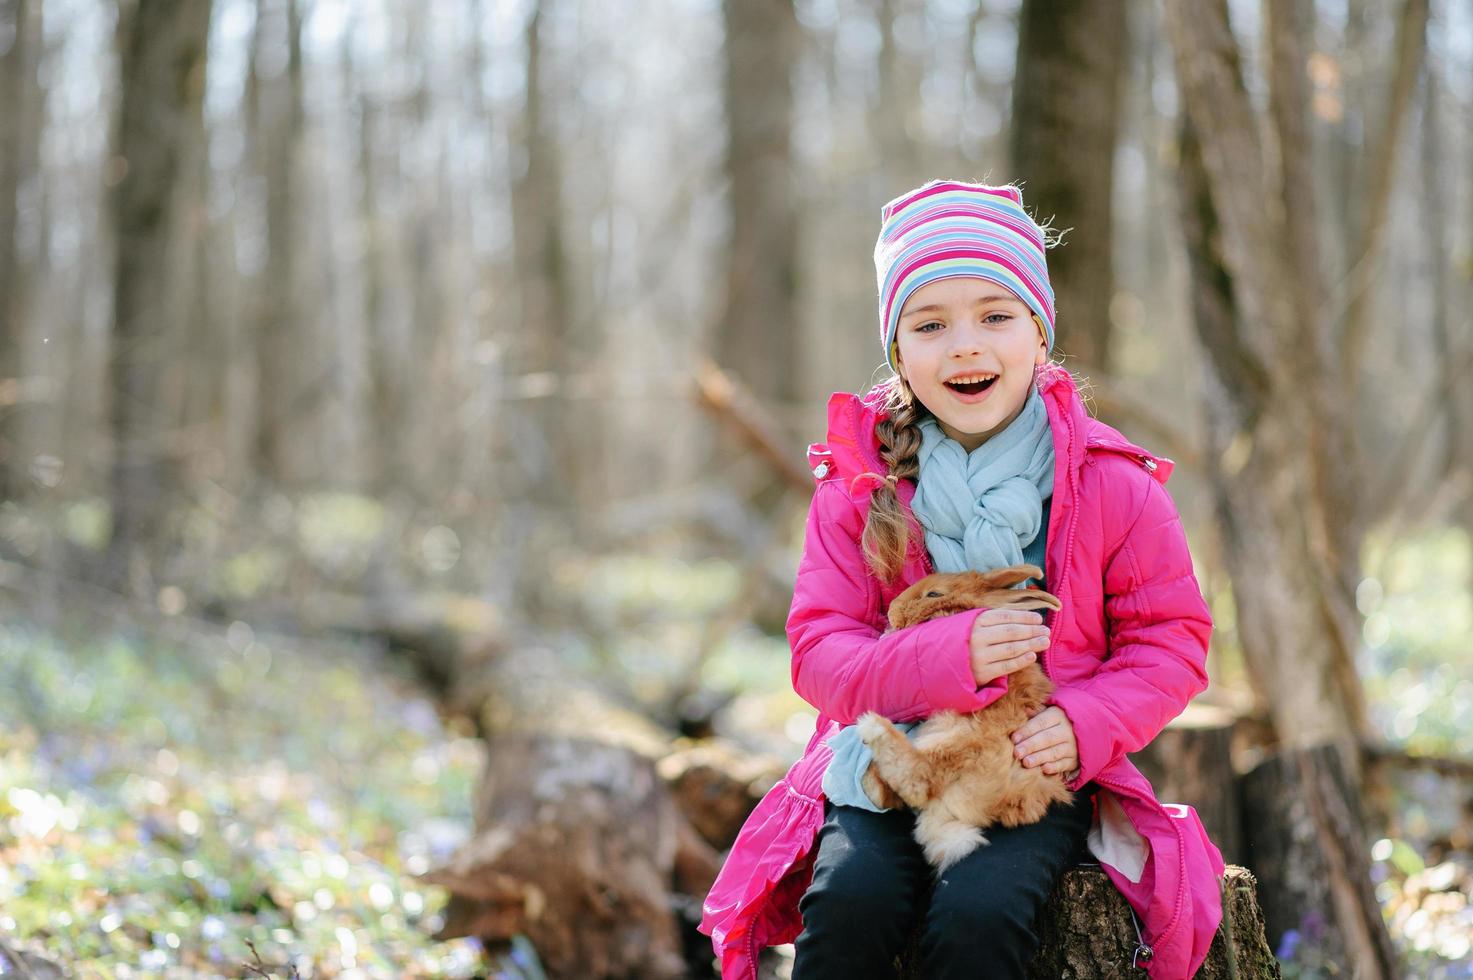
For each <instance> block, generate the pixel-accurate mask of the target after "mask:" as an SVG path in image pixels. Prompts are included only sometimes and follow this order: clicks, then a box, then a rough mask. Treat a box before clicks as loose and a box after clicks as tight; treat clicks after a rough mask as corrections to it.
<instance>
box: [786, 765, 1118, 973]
mask: <svg viewBox="0 0 1473 980" xmlns="http://www.w3.org/2000/svg"><path fill="white" fill-rule="evenodd" d="M1094 791H1095V785H1094V784H1093V783H1090V784H1088V785H1086V786H1084V787H1083V788H1082V789H1081V790H1080V791H1079V792H1077V793H1075V794H1074V803H1073V804H1072V805H1070V804H1063V803H1055V804H1054V805H1053V806H1051V807H1050V808H1049V811H1048V813H1047V814H1045V815H1044V818H1043V819H1042V820H1040V821H1039V822H1038V823H1036V824H1030V825H1028V826H1026V827H1011V828H1006V827H992V828H989V829H988V830H987V831H986V832H985V836H986V837H987V840H988V841H989V843H988V844H986V845H984V846H982V847H979V848H977V849H976V850H975V851H973V852H972V853H971V854H969V855H967V856H966V857H965V858H963V859H962V860H960V861H958V862H957V863H956V864H954V865H952V866H951V867H950V868H948V869H946V872H945V873H944V874H943V875H941V877H940V878H938V879H937V880H936V886H935V890H934V892H933V894H932V897H931V901H930V905H929V907H927V908H922V907H921V903H922V901H923V900H924V894H925V893H924V891H923V890H922V889H923V888H924V886H925V884H926V882H927V880H928V879H929V878H930V877H931V876H932V871H931V868H930V866H929V865H928V864H926V859H925V857H924V856H923V855H922V854H921V849H920V845H919V844H917V843H916V842H915V839H914V838H913V837H912V836H911V831H912V828H913V827H914V824H915V814H914V813H913V812H912V811H910V810H902V809H896V810H888V811H886V812H884V813H872V812H871V811H869V810H864V809H860V808H858V807H851V806H834V805H833V804H831V803H827V802H826V803H825V804H824V816H825V820H824V823H823V826H822V827H821V828H820V829H819V832H818V841H817V845H816V846H817V847H818V854H817V857H816V858H815V859H814V868H813V883H812V884H811V885H809V886H808V890H807V891H806V892H804V894H803V897H802V899H801V900H800V901H799V903H798V909H799V911H800V912H801V913H802V915H803V932H802V933H801V934H800V935H799V936H798V939H797V944H796V959H795V961H794V963H793V980H824V978H828V977H842V978H844V980H860V978H864V977H887V978H893V977H894V976H895V968H894V959H895V957H896V956H898V955H899V954H900V952H901V950H902V948H903V947H904V945H905V941H906V939H907V937H908V936H909V935H910V932H911V930H912V928H913V927H914V926H915V925H916V924H917V922H922V921H923V922H924V932H923V933H922V941H921V956H922V958H923V963H922V969H921V975H922V976H924V977H927V978H928V980H945V978H948V977H957V978H960V977H965V978H966V980H980V978H984V977H985V978H987V980H998V978H1018V980H1021V978H1023V977H1024V976H1025V974H1026V969H1027V966H1028V963H1029V961H1030V960H1032V959H1033V955H1034V954H1035V953H1036V952H1037V951H1038V937H1037V936H1036V935H1035V934H1034V932H1033V920H1034V917H1035V916H1037V914H1038V912H1039V910H1040V909H1042V908H1043V905H1044V903H1045V902H1046V901H1047V900H1048V897H1049V895H1050V894H1051V893H1052V892H1053V889H1054V885H1055V884H1056V883H1057V881H1058V879H1059V876H1060V875H1062V874H1063V873H1064V871H1065V869H1067V868H1069V867H1072V866H1073V865H1074V864H1076V863H1077V862H1078V861H1080V860H1088V859H1089V853H1088V851H1087V850H1086V849H1085V843H1084V839H1085V836H1086V835H1087V834H1088V833H1089V825H1090V814H1091V803H1090V797H1091V796H1092V795H1093V794H1094Z"/></svg>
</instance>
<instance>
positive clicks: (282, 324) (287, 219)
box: [247, 0, 315, 484]
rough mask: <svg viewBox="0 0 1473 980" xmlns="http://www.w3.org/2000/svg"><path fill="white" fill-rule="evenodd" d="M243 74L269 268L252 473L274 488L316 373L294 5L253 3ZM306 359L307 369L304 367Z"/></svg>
mask: <svg viewBox="0 0 1473 980" xmlns="http://www.w3.org/2000/svg"><path fill="white" fill-rule="evenodd" d="M268 44H279V45H282V46H284V47H285V49H286V66H285V72H284V73H283V74H281V75H278V76H276V77H273V78H270V79H263V78H261V76H260V66H261V61H262V58H263V53H262V52H263V49H264V48H265V47H266V46H267V45H268ZM251 47H252V57H251V68H250V73H249V75H248V88H249V93H248V96H247V98H248V100H249V106H248V111H249V113H250V118H251V122H252V126H251V129H252V132H251V140H252V148H253V149H254V151H255V154H256V167H257V172H258V173H259V174H260V175H261V177H262V179H263V180H264V182H265V193H266V249H267V254H266V262H265V264H264V266H263V267H262V270H261V273H260V276H259V278H258V288H257V289H256V291H255V294H254V295H255V302H256V303H257V304H258V306H257V311H256V319H257V323H258V334H257V337H256V440H255V455H256V471H257V473H258V474H259V475H260V476H263V477H265V478H267V479H268V480H271V481H273V482H275V483H278V484H291V483H292V482H294V481H295V479H296V474H295V473H294V465H293V464H294V460H293V458H292V455H291V446H292V444H293V442H294V441H295V440H294V438H293V435H292V433H293V430H294V428H295V427H297V426H300V425H302V424H304V419H305V418H307V416H308V413H307V412H306V410H305V406H304V405H303V400H304V399H306V398H310V397H311V396H312V391H313V388H312V386H310V385H309V384H308V379H307V378H305V377H304V376H303V375H304V373H305V371H306V370H311V369H312V368H314V367H315V365H313V364H312V362H311V359H310V358H304V356H303V352H304V350H308V349H310V348H307V347H306V346H305V340H304V338H303V336H302V330H303V327H304V324H303V322H302V318H301V316H300V312H299V310H300V303H301V298H302V297H301V288H300V284H301V281H302V273H301V267H302V262H303V256H301V255H300V254H299V249H298V243H299V240H300V235H299V228H298V224H297V222H298V214H299V208H301V206H302V204H303V201H302V200H301V196H300V193H299V188H300V181H299V179H298V166H299V159H300V155H301V141H302V127H303V110H302V13H301V9H300V7H299V5H298V0H257V2H256V26H255V31H254V34H253V35H252V42H251ZM304 361H306V363H305V364H304V363H303V362H304Z"/></svg>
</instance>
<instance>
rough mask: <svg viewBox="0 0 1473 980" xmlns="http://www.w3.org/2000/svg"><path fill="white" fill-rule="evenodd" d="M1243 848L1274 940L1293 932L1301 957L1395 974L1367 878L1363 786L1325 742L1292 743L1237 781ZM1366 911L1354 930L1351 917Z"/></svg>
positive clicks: (1367, 836) (1391, 952)
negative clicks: (1305, 746)
mask: <svg viewBox="0 0 1473 980" xmlns="http://www.w3.org/2000/svg"><path fill="white" fill-rule="evenodd" d="M1241 792H1242V795H1243V831H1244V838H1245V840H1246V844H1247V853H1248V855H1249V857H1250V858H1251V859H1252V862H1253V867H1254V868H1256V869H1257V874H1258V877H1259V881H1260V882H1261V883H1262V888H1261V889H1260V890H1259V900H1260V901H1261V902H1262V905H1263V916H1264V921H1265V924H1266V926H1267V930H1268V935H1269V936H1270V937H1273V938H1274V940H1275V942H1277V941H1278V939H1279V937H1282V936H1283V935H1285V934H1286V933H1287V932H1289V930H1295V931H1296V932H1297V934H1298V937H1299V938H1298V944H1299V947H1300V949H1301V950H1303V952H1302V953H1301V957H1300V959H1299V961H1300V962H1306V961H1309V958H1310V957H1314V956H1318V957H1321V960H1320V962H1323V963H1325V964H1335V965H1338V966H1342V967H1345V966H1350V967H1352V969H1353V972H1354V973H1355V975H1356V976H1367V977H1369V976H1377V977H1396V976H1399V973H1398V965H1397V958H1396V951H1395V949H1394V948H1393V946H1392V944H1391V937H1390V936H1389V935H1388V934H1387V932H1386V926H1385V923H1384V920H1383V919H1382V916H1381V909H1380V905H1379V904H1378V903H1377V901H1376V896H1375V892H1374V889H1373V887H1372V885H1371V869H1370V860H1369V854H1370V849H1371V843H1372V841H1371V835H1370V834H1368V833H1367V831H1366V826H1365V821H1364V819H1363V818H1362V816H1361V808H1360V806H1359V804H1358V802H1357V804H1356V805H1354V806H1348V805H1347V801H1349V800H1357V794H1358V792H1359V790H1358V789H1357V788H1356V787H1355V786H1353V785H1352V784H1351V783H1350V781H1349V778H1348V774H1347V773H1346V771H1345V767H1344V765H1343V764H1342V762H1341V757H1340V755H1339V753H1338V752H1336V751H1335V750H1334V749H1333V748H1332V747H1330V746H1321V747H1320V748H1317V749H1313V750H1310V751H1301V750H1297V749H1291V750H1289V751H1286V752H1283V753H1281V754H1279V755H1277V756H1275V757H1273V758H1271V759H1269V760H1267V761H1266V762H1264V763H1262V764H1260V765H1259V766H1258V767H1257V768H1255V769H1254V770H1253V771H1252V772H1251V773H1248V774H1247V775H1246V776H1244V777H1243V779H1242V781H1241ZM1357 919H1364V920H1366V921H1363V922H1361V923H1360V925H1359V927H1358V928H1351V927H1348V926H1347V923H1354V922H1355V921H1356V920H1357Z"/></svg>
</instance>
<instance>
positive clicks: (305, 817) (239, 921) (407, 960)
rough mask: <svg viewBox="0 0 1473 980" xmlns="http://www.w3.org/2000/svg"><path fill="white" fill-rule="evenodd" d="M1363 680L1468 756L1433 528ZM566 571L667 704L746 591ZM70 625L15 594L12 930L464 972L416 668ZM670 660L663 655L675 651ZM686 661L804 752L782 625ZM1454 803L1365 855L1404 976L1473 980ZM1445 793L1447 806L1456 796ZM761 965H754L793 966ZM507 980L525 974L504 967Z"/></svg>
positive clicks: (1412, 804) (257, 640) (2, 631)
mask: <svg viewBox="0 0 1473 980" xmlns="http://www.w3.org/2000/svg"><path fill="white" fill-rule="evenodd" d="M1371 559H1372V560H1371V561H1370V562H1369V564H1368V567H1369V568H1371V569H1372V572H1373V575H1375V576H1378V577H1375V578H1368V580H1367V583H1368V584H1366V585H1364V586H1363V588H1362V595H1361V597H1360V598H1361V603H1362V609H1363V611H1364V612H1365V613H1366V614H1367V616H1368V617H1369V618H1368V621H1367V625H1366V637H1365V640H1366V642H1365V646H1364V648H1363V650H1362V652H1361V657H1362V662H1361V668H1362V671H1363V676H1364V677H1365V681H1366V690H1367V693H1368V696H1369V698H1370V701H1371V709H1372V715H1373V717H1374V719H1375V720H1376V723H1377V725H1378V726H1379V727H1380V728H1381V729H1382V730H1383V731H1384V733H1385V734H1386V736H1387V737H1388V738H1390V739H1391V740H1393V741H1395V742H1398V743H1402V744H1406V745H1408V746H1410V747H1412V748H1414V749H1416V750H1418V751H1423V752H1429V753H1459V754H1464V755H1467V754H1469V753H1470V751H1473V744H1470V739H1473V682H1470V681H1469V679H1468V678H1469V676H1470V671H1469V663H1468V661H1469V656H1470V655H1469V646H1470V644H1469V639H1470V638H1473V609H1470V599H1469V592H1468V582H1469V549H1468V547H1467V542H1466V539H1464V538H1463V537H1462V536H1461V535H1455V534H1452V535H1449V534H1443V535H1438V536H1435V537H1428V538H1426V539H1421V540H1414V541H1409V542H1405V543H1403V544H1402V545H1400V546H1399V547H1398V548H1397V549H1395V550H1394V551H1391V552H1386V553H1385V554H1384V556H1383V555H1382V554H1378V553H1374V552H1373V554H1372V556H1371ZM562 578H564V579H566V580H565V581H561V582H560V585H562V586H563V587H565V588H567V589H569V590H571V591H576V592H580V593H583V594H585V595H586V596H588V597H590V598H596V599H597V601H599V602H601V603H603V604H604V607H603V609H602V613H601V615H603V616H605V617H606V621H607V623H608V624H609V625H610V626H611V627H613V630H612V632H611V634H610V635H612V636H614V637H616V640H615V643H614V646H613V647H612V648H610V649H606V650H602V651H595V650H593V649H592V648H591V647H590V646H585V647H583V648H581V649H580V650H578V651H576V652H575V653H574V654H571V655H570V656H571V657H573V658H574V659H579V658H581V659H583V660H585V661H587V663H585V664H584V666H588V667H595V666H596V663H597V661H599V660H601V659H605V660H607V661H608V662H614V663H619V664H621V665H623V667H624V668H625V669H626V670H627V671H628V672H629V680H630V683H631V685H632V687H633V688H634V689H635V690H637V691H644V692H648V693H650V694H651V696H652V697H653V696H654V695H656V694H657V693H658V692H659V691H660V690H661V689H662V687H663V686H664V685H666V684H668V683H670V681H671V678H672V677H673V676H676V675H678V674H679V673H681V672H682V671H685V670H689V669H691V668H692V664H693V661H691V660H690V659H689V658H690V657H691V653H690V651H691V650H693V649H695V646H694V645H693V643H692V637H693V636H695V635H696V632H695V631H697V630H698V628H699V626H700V624H701V623H703V622H705V621H706V619H707V618H708V617H709V616H710V615H711V613H712V611H713V610H714V609H716V608H719V607H720V606H721V605H722V604H723V603H725V602H727V601H729V600H730V599H731V598H732V597H733V596H734V595H735V593H736V591H737V590H738V589H740V588H741V580H740V576H738V575H737V574H736V573H735V571H734V570H732V569H731V568H729V567H727V566H725V565H723V564H722V563H719V562H705V563H696V564H688V563H685V562H676V561H672V560H669V559H660V558H637V557H626V558H620V559H612V560H610V561H608V562H590V563H587V564H584V565H582V566H580V568H579V570H578V574H576V575H574V574H572V573H571V572H570V573H569V574H568V575H566V576H562ZM63 621H64V622H69V623H75V624H77V625H75V626H72V627H69V628H68V629H67V630H65V631H63V632H64V633H65V635H61V634H58V633H52V632H45V631H41V630H39V629H37V628H36V627H35V626H34V625H32V624H31V623H29V622H28V621H27V619H26V618H25V617H24V615H22V614H21V612H20V611H19V610H17V609H13V608H9V607H5V608H0V622H3V623H4V624H5V625H4V626H3V627H0V676H3V677H5V678H6V683H5V684H3V685H0V932H3V933H4V934H6V935H8V936H9V937H11V939H12V941H19V942H21V943H22V944H23V945H26V946H28V947H29V948H36V949H44V950H46V951H48V952H49V953H50V954H51V955H52V956H53V957H55V958H56V959H58V960H62V961H64V962H68V963H70V964H71V965H72V967H73V969H74V970H75V971H76V972H77V973H78V974H79V975H83V976H113V977H141V976H232V977H233V976H241V975H246V970H245V969H244V964H248V963H254V962H257V959H256V954H255V953H252V951H251V949H250V947H249V946H248V945H247V942H248V941H249V942H250V943H252V944H254V946H255V950H256V952H257V953H258V954H259V962H260V963H262V964H263V965H264V966H265V967H266V968H267V969H271V968H273V967H274V968H275V972H276V973H277V975H279V976H283V977H285V976H287V975H288V971H289V969H290V968H295V969H296V971H297V972H298V974H299V975H300V976H302V977H379V976H392V977H468V976H473V975H477V974H478V973H481V974H485V973H487V972H490V973H491V975H493V976H495V975H498V974H497V973H495V972H494V971H488V966H487V963H486V962H485V961H484V959H483V957H482V953H481V950H480V948H479V946H478V944H476V943H475V942H473V941H469V940H457V941H451V942H444V943H437V942H434V941H433V940H431V939H430V938H429V937H430V934H431V933H432V932H434V931H435V929H436V927H437V926H438V924H439V914H440V910H441V908H442V907H443V903H444V901H445V895H444V893H443V892H442V891H441V890H440V889H437V888H427V887H421V886H420V885H419V884H418V883H417V882H416V881H415V880H414V878H413V875H414V874H415V873H417V872H420V871H423V870H426V869H427V868H429V867H431V866H433V865H435V864H437V863H438V862H439V861H441V860H443V858H444V857H445V856H446V855H448V854H449V853H450V852H451V851H452V850H453V849H454V848H455V846H456V845H457V844H458V843H460V842H461V841H462V840H463V839H464V837H465V835H466V834H467V833H468V831H469V828H470V823H471V815H470V812H469V805H470V798H471V790H472V786H473V784H474V781H475V778H476V775H477V773H478V771H479V766H480V758H481V746H480V743H479V742H477V741H476V740H475V739H472V738H469V737H465V736H464V735H462V734H459V733H457V732H454V731H447V730H446V729H445V727H444V726H443V725H442V724H441V723H440V721H439V719H438V717H437V716H436V714H435V711H434V710H433V708H432V706H431V705H430V704H429V703H428V702H427V701H426V700H425V699H424V698H423V697H422V696H420V695H419V694H418V693H417V692H416V690H415V686H414V683H413V682H412V681H411V680H409V679H408V678H407V677H406V676H405V675H403V674H402V673H401V672H400V671H399V669H398V668H396V667H394V665H393V664H392V663H390V662H387V661H385V660H383V659H382V658H380V657H378V656H377V655H376V654H374V653H372V652H370V651H367V650H365V649H364V648H362V647H354V646H349V645H346V644H334V645H328V644H323V643H308V644H304V643H301V642H299V641H286V640H280V639H276V638H273V637H271V636H267V635H257V634H256V633H254V632H253V631H252V630H251V629H250V628H249V627H247V626H246V625H245V624H235V625H233V626H230V627H225V626H213V625H210V624H200V625H199V626H198V627H197V628H196V629H194V630H192V631H190V635H189V637H188V638H187V639H178V638H176V639H175V640H170V641H164V640H161V639H159V637H158V636H157V635H154V634H150V633H145V632H142V631H138V630H133V629H129V628H126V627H125V626H120V625H118V624H117V623H115V622H111V621H109V622H108V623H106V624H103V625H102V626H98V625H97V624H96V623H95V622H93V623H89V624H88V625H85V626H84V625H81V624H82V623H83V622H85V620H84V619H82V618H80V617H64V618H63ZM672 651H674V652H672ZM696 669H698V671H699V674H700V676H701V678H702V680H703V682H704V683H705V684H707V685H709V686H711V687H715V688H722V689H732V690H740V691H741V692H742V693H741V694H740V695H739V696H738V697H737V698H736V699H735V700H734V701H733V702H732V703H731V705H730V706H729V707H728V708H727V710H726V712H725V713H724V714H723V715H722V718H721V720H722V725H723V729H724V730H723V734H726V735H729V736H732V737H737V738H739V739H740V740H741V741H743V742H744V744H746V745H747V746H748V747H749V748H751V749H753V750H757V751H764V752H768V753H771V754H774V755H778V756H781V757H786V758H792V757H796V754H797V753H798V752H799V751H800V750H801V747H802V745H803V743H804V742H805V741H806V738H807V736H808V734H809V733H811V731H812V725H813V713H812V710H811V709H810V708H809V707H808V706H807V705H806V704H804V703H803V702H802V701H801V699H799V698H798V697H797V696H796V695H795V694H794V693H793V691H792V689H791V687H790V685H789V675H788V655H787V648H786V644H785V642H784V641H783V639H782V638H781V637H770V636H763V635H761V634H759V633H757V632H756V631H754V630H750V629H742V630H738V631H736V632H734V633H732V634H730V635H728V636H726V637H724V638H722V639H721V641H720V642H719V643H718V644H717V645H716V647H715V648H714V650H713V651H712V653H711V655H710V656H709V657H708V658H707V659H706V660H705V661H704V662H703V663H701V664H700V665H699V666H698V667H697V668H696ZM1455 803H1456V801H1447V800H1439V799H1437V798H1435V793H1434V791H1433V790H1431V789H1429V790H1428V791H1427V792H1426V793H1420V792H1418V791H1416V790H1415V789H1414V790H1413V792H1412V793H1410V794H1409V795H1408V797H1407V798H1406V799H1404V800H1402V801H1401V809H1400V812H1401V815H1402V821H1403V824H1404V827H1405V835H1404V836H1405V837H1406V838H1407V839H1405V840H1402V839H1385V840H1381V841H1379V842H1377V843H1375V845H1374V846H1373V847H1372V850H1371V858H1372V860H1373V874H1374V876H1375V879H1376V881H1377V895H1378V897H1379V899H1380V900H1381V903H1382V908H1383V911H1384V912H1385V914H1386V916H1387V921H1388V922H1389V923H1390V925H1391V928H1392V932H1393V937H1394V939H1395V941H1396V943H1397V945H1398V947H1399V949H1401V951H1402V953H1403V955H1404V957H1405V959H1406V962H1407V970H1408V975H1414V976H1417V977H1423V978H1427V980H1437V978H1452V977H1473V952H1470V949H1469V937H1470V936H1473V905H1470V902H1469V896H1470V894H1473V874H1470V867H1473V862H1470V860H1469V856H1468V855H1467V854H1466V853H1462V852H1456V851H1455V852H1453V853H1450V854H1440V855H1438V856H1437V860H1436V861H1435V862H1433V863H1430V864H1429V861H1428V854H1427V853H1426V840H1427V839H1430V838H1431V837H1435V836H1436V835H1437V832H1438V828H1439V827H1440V826H1442V825H1443V824H1445V823H1446V822H1447V821H1448V820H1449V819H1450V817H1449V814H1448V812H1447V811H1448V807H1449V806H1451V807H1452V808H1453V810H1455V809H1456V807H1455ZM1443 804H1447V805H1446V806H1445V805H1443ZM1316 938H1317V937H1316V933H1315V924H1314V923H1306V927H1305V928H1304V929H1302V930H1298V931H1296V932H1293V933H1291V934H1289V935H1288V936H1286V937H1285V940H1284V942H1283V943H1282V944H1281V946H1280V949H1279V951H1278V952H1279V953H1280V955H1281V958H1282V959H1283V960H1284V965H1285V976H1286V977H1291V978H1292V977H1317V976H1326V975H1328V974H1327V973H1326V971H1325V968H1324V965H1323V964H1322V963H1321V962H1320V960H1319V954H1318V950H1317V947H1316ZM790 957H791V949H790V948H783V949H779V950H774V951H771V952H769V954H768V955H767V957H766V958H765V964H764V967H765V968H764V974H765V975H770V976H774V977H781V976H783V975H785V974H786V973H787V972H788V971H789V970H790V963H791V960H790ZM500 975H511V974H500Z"/></svg>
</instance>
